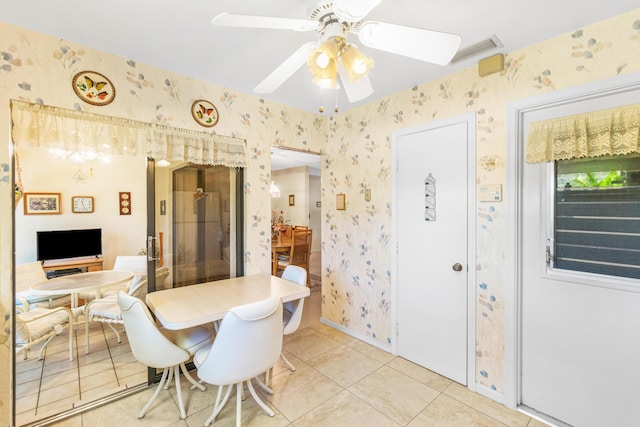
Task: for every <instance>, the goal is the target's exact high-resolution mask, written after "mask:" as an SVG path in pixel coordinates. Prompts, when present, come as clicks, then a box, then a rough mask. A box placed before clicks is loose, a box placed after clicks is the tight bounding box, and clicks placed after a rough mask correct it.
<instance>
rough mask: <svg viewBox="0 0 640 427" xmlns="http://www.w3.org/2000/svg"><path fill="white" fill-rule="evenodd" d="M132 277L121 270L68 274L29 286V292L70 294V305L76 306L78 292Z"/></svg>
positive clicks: (108, 286) (123, 281)
mask: <svg viewBox="0 0 640 427" xmlns="http://www.w3.org/2000/svg"><path fill="white" fill-rule="evenodd" d="M131 279H133V273H131V272H130V271H123V270H101V271H91V272H88V273H78V274H70V275H68V276H62V277H55V278H53V279H49V280H46V281H44V282H39V283H36V284H35V285H33V286H31V288H30V289H31V292H32V293H34V294H38V295H71V307H72V308H75V307H77V306H78V294H80V293H84V292H94V291H95V292H96V296H97V297H99V292H100V291H101V290H102V289H105V288H110V287H112V286H118V285H121V284H123V283H126V282H127V281H129V280H131Z"/></svg>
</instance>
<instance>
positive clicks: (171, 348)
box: [117, 291, 213, 419]
mask: <svg viewBox="0 0 640 427" xmlns="http://www.w3.org/2000/svg"><path fill="white" fill-rule="evenodd" d="M117 299H118V304H119V306H120V311H121V312H122V320H123V322H124V328H125V331H126V333H127V335H128V337H129V345H130V346H131V351H132V352H133V356H134V357H135V358H136V359H137V360H138V362H140V363H142V364H143V365H146V366H149V367H151V368H156V369H162V378H161V379H160V383H159V384H158V387H157V388H156V391H155V392H154V393H153V396H151V399H149V401H148V402H147V404H146V405H145V406H144V408H142V410H141V411H140V413H139V414H138V418H143V417H144V415H145V413H146V412H147V410H148V409H149V408H150V407H151V404H152V403H153V401H154V400H155V399H156V397H158V394H159V393H160V390H161V389H162V388H163V387H165V383H166V385H167V387H168V385H169V380H170V378H169V377H170V376H171V375H172V374H174V375H175V382H176V394H177V395H178V407H179V409H180V418H181V419H185V418H186V417H187V414H186V411H185V409H184V402H183V400H182V388H181V387H180V371H181V370H182V372H183V373H184V376H185V377H186V378H187V380H188V381H189V382H190V383H191V384H192V385H193V386H194V387H197V388H198V389H200V390H202V391H204V390H206V387H205V386H204V385H202V384H200V383H198V382H197V381H195V380H194V379H193V378H192V377H191V375H190V374H189V371H187V368H186V367H185V362H187V361H188V360H189V359H190V358H191V357H192V356H193V355H194V354H195V352H196V351H197V350H198V349H200V348H202V347H205V346H206V347H207V348H209V347H210V346H211V342H212V335H213V331H212V329H211V328H206V327H203V326H196V327H193V328H188V329H181V330H178V331H169V330H167V329H164V328H160V327H158V326H156V323H155V322H154V320H153V318H152V317H151V313H150V312H149V308H148V307H147V305H146V304H145V303H144V302H143V301H142V300H140V299H139V298H136V297H134V296H131V295H127V294H126V293H124V292H122V291H120V292H119V293H118V296H117Z"/></svg>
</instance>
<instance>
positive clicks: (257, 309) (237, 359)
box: [198, 297, 282, 385]
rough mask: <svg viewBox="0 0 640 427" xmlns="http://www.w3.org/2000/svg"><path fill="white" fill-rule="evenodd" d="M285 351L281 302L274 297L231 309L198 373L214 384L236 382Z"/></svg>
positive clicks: (268, 365) (267, 365) (269, 364)
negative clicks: (283, 348) (283, 349)
mask: <svg viewBox="0 0 640 427" xmlns="http://www.w3.org/2000/svg"><path fill="white" fill-rule="evenodd" d="M281 352H282V302H281V301H280V298H278V297H273V298H269V299H266V300H262V301H258V302H255V303H252V304H246V305H241V306H238V307H235V308H232V309H231V310H229V312H228V313H227V314H226V315H225V316H224V319H222V323H221V324H220V329H219V331H218V334H217V335H216V339H215V340H214V341H213V344H212V346H211V351H210V352H209V354H208V355H207V358H206V359H205V360H204V361H203V362H202V364H201V365H200V367H199V368H198V376H199V377H200V378H201V379H202V380H204V381H206V382H208V383H209V384H215V385H228V384H237V383H239V382H241V381H244V380H246V379H249V378H253V377H255V376H257V375H259V374H261V373H263V372H266V371H267V370H268V369H269V368H271V367H272V366H273V365H275V364H276V362H277V361H278V358H279V357H280V353H281Z"/></svg>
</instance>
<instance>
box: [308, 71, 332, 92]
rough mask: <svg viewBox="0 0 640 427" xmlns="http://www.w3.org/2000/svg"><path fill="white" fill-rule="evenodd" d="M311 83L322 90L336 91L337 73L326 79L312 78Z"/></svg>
mask: <svg viewBox="0 0 640 427" xmlns="http://www.w3.org/2000/svg"><path fill="white" fill-rule="evenodd" d="M313 83H315V84H316V85H318V86H320V88H322V89H336V88H337V87H338V73H337V71H336V74H335V75H333V76H328V77H314V79H313Z"/></svg>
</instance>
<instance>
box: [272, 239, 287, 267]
mask: <svg viewBox="0 0 640 427" xmlns="http://www.w3.org/2000/svg"><path fill="white" fill-rule="evenodd" d="M290 252H291V237H280V238H279V239H271V274H273V275H274V276H275V275H276V273H277V272H278V254H282V253H290Z"/></svg>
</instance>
